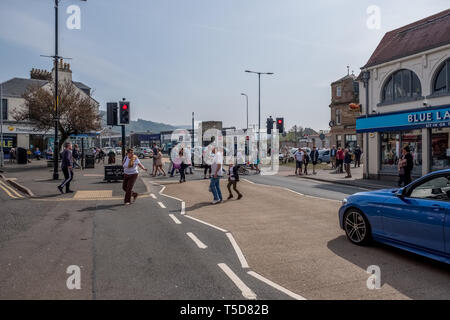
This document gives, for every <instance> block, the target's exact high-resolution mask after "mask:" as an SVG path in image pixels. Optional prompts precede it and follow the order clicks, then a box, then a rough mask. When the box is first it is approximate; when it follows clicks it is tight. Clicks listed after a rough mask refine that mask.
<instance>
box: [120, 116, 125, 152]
mask: <svg viewBox="0 0 450 320" xmlns="http://www.w3.org/2000/svg"><path fill="white" fill-rule="evenodd" d="M121 127H122V159H123V158H124V157H125V125H124V124H122V125H121Z"/></svg>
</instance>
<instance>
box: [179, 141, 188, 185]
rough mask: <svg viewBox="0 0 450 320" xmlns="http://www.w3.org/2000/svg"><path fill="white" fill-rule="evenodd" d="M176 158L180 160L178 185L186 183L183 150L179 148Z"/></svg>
mask: <svg viewBox="0 0 450 320" xmlns="http://www.w3.org/2000/svg"><path fill="white" fill-rule="evenodd" d="M178 156H179V158H180V161H181V163H180V183H182V182H186V174H185V172H184V170H185V169H186V167H187V166H186V160H185V159H184V148H181V150H180V152H179V153H178Z"/></svg>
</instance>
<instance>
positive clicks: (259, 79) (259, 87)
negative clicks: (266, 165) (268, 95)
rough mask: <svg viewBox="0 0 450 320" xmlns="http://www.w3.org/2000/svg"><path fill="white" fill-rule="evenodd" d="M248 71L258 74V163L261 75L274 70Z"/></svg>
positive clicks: (269, 73) (248, 71)
mask: <svg viewBox="0 0 450 320" xmlns="http://www.w3.org/2000/svg"><path fill="white" fill-rule="evenodd" d="M245 72H247V73H255V74H257V75H258V141H257V149H258V155H257V159H258V164H259V140H260V131H261V75H262V74H264V75H273V72H257V71H250V70H245Z"/></svg>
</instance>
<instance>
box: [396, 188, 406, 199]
mask: <svg viewBox="0 0 450 320" xmlns="http://www.w3.org/2000/svg"><path fill="white" fill-rule="evenodd" d="M395 196H396V197H399V198H403V197H404V196H405V188H400V189H398V190H397V192H395Z"/></svg>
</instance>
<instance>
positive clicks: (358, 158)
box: [353, 146, 362, 168]
mask: <svg viewBox="0 0 450 320" xmlns="http://www.w3.org/2000/svg"><path fill="white" fill-rule="evenodd" d="M353 154H354V155H355V168H356V165H358V168H359V167H360V165H361V154H362V151H361V148H360V147H359V146H356V148H355V151H354V152H353Z"/></svg>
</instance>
